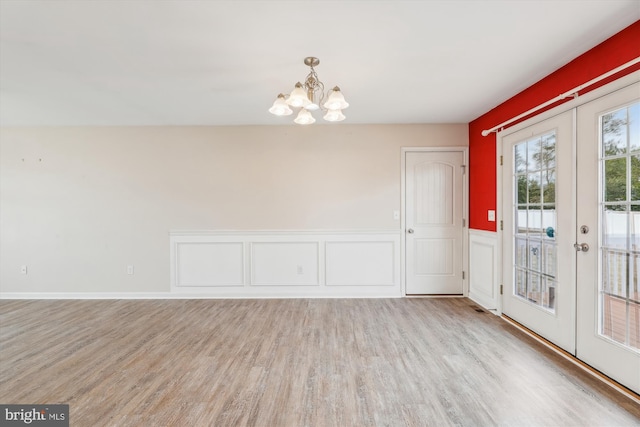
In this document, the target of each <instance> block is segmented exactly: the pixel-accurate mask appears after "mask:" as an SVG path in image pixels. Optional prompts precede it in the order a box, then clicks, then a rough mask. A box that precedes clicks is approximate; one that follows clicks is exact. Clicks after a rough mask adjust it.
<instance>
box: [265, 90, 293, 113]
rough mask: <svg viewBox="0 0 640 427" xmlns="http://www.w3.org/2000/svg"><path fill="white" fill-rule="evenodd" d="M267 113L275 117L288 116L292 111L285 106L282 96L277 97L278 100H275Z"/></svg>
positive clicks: (285, 102)
mask: <svg viewBox="0 0 640 427" xmlns="http://www.w3.org/2000/svg"><path fill="white" fill-rule="evenodd" d="M269 112H270V113H271V114H275V115H276V116H290V115H291V114H293V110H292V109H291V108H289V105H287V101H286V100H285V98H284V95H283V94H280V95H278V98H277V99H276V100H275V102H274V103H273V105H272V106H271V108H269Z"/></svg>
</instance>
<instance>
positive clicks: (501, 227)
mask: <svg viewBox="0 0 640 427" xmlns="http://www.w3.org/2000/svg"><path fill="white" fill-rule="evenodd" d="M503 225H504V224H503V223H502V220H500V230H502V229H503Z"/></svg>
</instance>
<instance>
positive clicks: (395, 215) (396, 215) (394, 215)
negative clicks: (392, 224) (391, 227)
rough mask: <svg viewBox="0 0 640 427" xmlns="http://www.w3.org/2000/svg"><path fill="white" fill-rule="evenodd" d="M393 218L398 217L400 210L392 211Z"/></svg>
mask: <svg viewBox="0 0 640 427" xmlns="http://www.w3.org/2000/svg"><path fill="white" fill-rule="evenodd" d="M393 219H400V211H393Z"/></svg>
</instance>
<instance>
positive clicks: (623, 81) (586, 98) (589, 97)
mask: <svg viewBox="0 0 640 427" xmlns="http://www.w3.org/2000/svg"><path fill="white" fill-rule="evenodd" d="M638 80H640V70H638V71H634V72H633V73H631V74H627V75H626V76H623V77H620V78H619V79H617V80H614V81H612V82H610V83H607V84H605V85H604V86H601V87H599V88H597V89H594V90H592V91H590V92H588V93H586V94H584V95H580V96H578V97H576V98H574V99H572V100H570V101H568V102H566V103H564V104H561V105H558V106H556V107H554V108H551V109H550V110H546V111H544V112H542V113H540V114H537V115H535V116H533V117H531V118H528V119H526V120H524V121H522V122H520V123H518V124H515V125H513V126H509V127H508V128H507V129H501V130H500V131H498V132H496V210H497V212H496V238H497V239H498V244H497V256H498V259H499V260H500V267H499V268H498V271H497V272H496V274H497V277H498V280H497V282H496V287H497V288H496V289H495V292H496V295H499V296H500V297H499V298H498V307H497V309H496V314H497V315H499V316H500V315H502V297H503V296H502V294H500V287H501V286H502V288H503V290H504V292H506V287H505V286H503V285H504V278H503V274H502V265H503V264H504V262H505V260H504V251H503V248H502V239H503V237H504V230H501V227H500V224H502V223H503V221H504V215H505V212H504V209H503V208H502V207H503V198H504V197H503V194H502V184H503V182H502V180H503V179H504V174H503V172H502V167H501V166H500V158H501V157H502V156H503V155H504V154H503V150H504V147H503V144H502V142H501V141H502V137H503V136H504V135H505V134H507V133H508V134H511V133H514V132H517V131H519V130H522V129H524V128H527V127H529V126H531V125H533V124H535V123H538V122H541V121H544V120H546V119H549V118H551V117H553V116H557V115H558V114H562V113H564V112H566V111H569V110H576V109H577V108H578V107H579V106H580V105H583V104H586V103H588V102H591V101H593V100H595V99H598V98H601V97H603V96H606V95H608V94H610V93H612V92H615V91H617V90H619V89H622V88H624V87H626V86H629V85H631V84H633V83H634V82H637V81H638ZM574 114H575V112H574ZM576 131H577V130H576V126H575V123H574V132H576ZM575 136H576V135H575V134H574V140H575V139H576V138H575ZM574 179H575V178H574ZM509 255H510V254H509Z"/></svg>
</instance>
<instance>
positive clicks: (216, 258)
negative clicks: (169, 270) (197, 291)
mask: <svg viewBox="0 0 640 427" xmlns="http://www.w3.org/2000/svg"><path fill="white" fill-rule="evenodd" d="M243 283H244V254H243V243H232V242H191V243H188V242H183V243H177V244H176V286H242V285H243Z"/></svg>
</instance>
